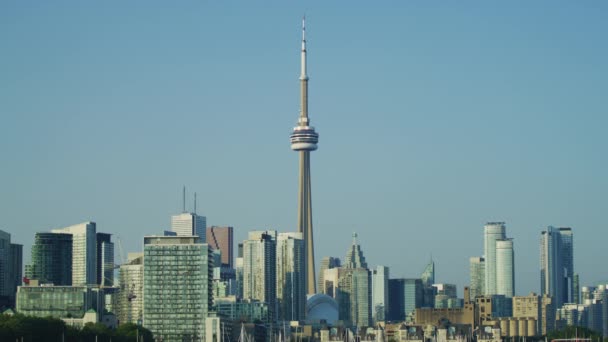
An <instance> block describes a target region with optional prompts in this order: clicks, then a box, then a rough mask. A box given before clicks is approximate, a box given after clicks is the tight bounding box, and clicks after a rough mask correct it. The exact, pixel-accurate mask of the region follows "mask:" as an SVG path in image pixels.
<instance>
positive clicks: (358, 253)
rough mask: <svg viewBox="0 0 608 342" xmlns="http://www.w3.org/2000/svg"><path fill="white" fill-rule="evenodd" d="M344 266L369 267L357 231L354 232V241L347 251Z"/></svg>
mask: <svg viewBox="0 0 608 342" xmlns="http://www.w3.org/2000/svg"><path fill="white" fill-rule="evenodd" d="M344 267H346V268H365V269H367V262H366V261H365V257H364V256H363V251H362V250H361V246H360V245H359V243H358V242H357V233H353V243H352V245H351V246H350V248H349V249H348V251H346V257H345V258H344Z"/></svg>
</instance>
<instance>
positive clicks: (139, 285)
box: [116, 253, 144, 324]
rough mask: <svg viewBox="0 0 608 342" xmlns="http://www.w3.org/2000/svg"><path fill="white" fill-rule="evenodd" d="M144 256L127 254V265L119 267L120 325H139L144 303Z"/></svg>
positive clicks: (118, 316) (117, 313)
mask: <svg viewBox="0 0 608 342" xmlns="http://www.w3.org/2000/svg"><path fill="white" fill-rule="evenodd" d="M143 285H144V254H143V253H129V257H128V258H127V263H126V264H123V265H120V269H119V273H118V286H119V287H120V291H119V292H118V294H119V297H118V310H117V311H118V312H116V316H117V318H118V321H119V322H120V323H121V324H122V323H135V324H141V322H142V319H143V309H144V308H143V303H144V287H143Z"/></svg>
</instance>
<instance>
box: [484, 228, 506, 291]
mask: <svg viewBox="0 0 608 342" xmlns="http://www.w3.org/2000/svg"><path fill="white" fill-rule="evenodd" d="M505 230H506V227H505V223H504V222H488V223H487V224H486V225H485V226H484V241H483V247H484V248H483V249H484V256H485V265H486V270H485V294H487V295H492V294H497V292H496V240H502V239H505V238H506V235H505Z"/></svg>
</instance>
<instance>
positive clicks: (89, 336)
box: [0, 314, 153, 342]
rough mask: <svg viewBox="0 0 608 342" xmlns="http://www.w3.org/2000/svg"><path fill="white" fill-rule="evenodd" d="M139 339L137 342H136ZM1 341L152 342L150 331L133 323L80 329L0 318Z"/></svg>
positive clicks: (27, 318)
mask: <svg viewBox="0 0 608 342" xmlns="http://www.w3.org/2000/svg"><path fill="white" fill-rule="evenodd" d="M137 337H139V341H137ZM0 341H7V342H10V341H15V342H21V341H23V342H38V341H40V342H42V341H44V342H46V341H48V342H89V341H97V342H110V341H112V342H140V341H144V342H152V341H153V336H152V333H151V332H150V330H148V329H146V328H144V327H141V326H138V325H136V324H133V323H127V324H121V325H120V326H119V327H118V328H117V329H110V328H108V327H106V326H105V325H103V324H101V323H87V324H86V325H85V326H84V327H83V328H82V329H79V328H75V327H72V326H68V325H66V324H65V322H64V321H62V320H60V319H58V318H51V317H48V318H41V317H31V316H24V315H19V314H17V315H0Z"/></svg>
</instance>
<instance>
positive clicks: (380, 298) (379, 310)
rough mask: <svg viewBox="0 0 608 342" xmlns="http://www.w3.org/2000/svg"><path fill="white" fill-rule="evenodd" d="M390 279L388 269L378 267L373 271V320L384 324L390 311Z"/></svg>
mask: <svg viewBox="0 0 608 342" xmlns="http://www.w3.org/2000/svg"><path fill="white" fill-rule="evenodd" d="M388 279H389V269H388V267H386V266H377V267H376V268H375V269H374V270H373V271H372V318H373V319H374V322H383V321H384V320H386V319H387V315H388V312H389V309H390V302H389V297H388Z"/></svg>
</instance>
